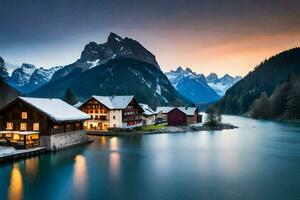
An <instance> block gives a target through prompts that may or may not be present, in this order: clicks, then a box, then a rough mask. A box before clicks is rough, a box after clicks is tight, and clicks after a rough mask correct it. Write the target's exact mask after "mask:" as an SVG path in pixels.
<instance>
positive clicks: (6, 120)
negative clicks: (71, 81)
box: [0, 97, 90, 150]
mask: <svg viewBox="0 0 300 200" xmlns="http://www.w3.org/2000/svg"><path fill="white" fill-rule="evenodd" d="M89 118H90V116H89V115H87V114H85V113H83V112H81V111H80V110H78V109H76V108H74V107H73V106H71V105H69V104H67V103H66V102H64V101H62V100H60V99H46V98H28V97H18V98H17V99H15V100H13V101H12V102H10V103H9V104H8V105H6V106H5V107H3V108H2V109H1V110H0V144H2V145H9V146H14V147H17V148H30V147H37V146H45V147H46V148H47V149H48V150H55V149H59V148H63V147H66V146H68V145H73V144H78V143H80V142H83V141H86V134H85V132H84V131H83V121H84V120H86V119H89Z"/></svg>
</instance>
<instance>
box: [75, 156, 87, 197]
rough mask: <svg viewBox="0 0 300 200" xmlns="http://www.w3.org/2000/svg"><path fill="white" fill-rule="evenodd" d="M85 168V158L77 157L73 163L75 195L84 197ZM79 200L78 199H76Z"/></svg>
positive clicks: (85, 184) (85, 185)
mask: <svg viewBox="0 0 300 200" xmlns="http://www.w3.org/2000/svg"><path fill="white" fill-rule="evenodd" d="M86 182H87V166H86V160H85V157H84V156H82V155H77V156H76V157H75V163H74V186H75V189H76V191H77V194H79V195H82V196H84V195H85V192H86V190H87V188H86V187H87V183H86ZM78 198H80V197H78Z"/></svg>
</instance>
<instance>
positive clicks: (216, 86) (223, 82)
mask: <svg viewBox="0 0 300 200" xmlns="http://www.w3.org/2000/svg"><path fill="white" fill-rule="evenodd" d="M206 79H207V84H208V85H209V86H210V87H211V88H212V89H213V90H215V91H216V92H217V93H218V95H220V96H224V95H225V93H226V91H227V90H228V89H229V88H231V87H232V86H233V85H234V84H235V83H236V82H238V81H239V80H241V79H242V77H241V76H235V77H232V76H230V75H228V74H226V75H224V76H223V77H221V78H219V77H218V75H217V74H215V73H211V74H209V75H208V76H207V78H206Z"/></svg>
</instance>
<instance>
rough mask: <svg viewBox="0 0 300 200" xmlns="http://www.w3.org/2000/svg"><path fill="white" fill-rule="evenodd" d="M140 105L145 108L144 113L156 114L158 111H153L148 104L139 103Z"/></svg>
mask: <svg viewBox="0 0 300 200" xmlns="http://www.w3.org/2000/svg"><path fill="white" fill-rule="evenodd" d="M139 105H140V106H141V107H142V108H143V110H144V113H143V114H144V115H148V116H149V115H156V114H157V113H156V112H155V111H153V110H152V109H151V108H150V107H149V106H148V105H147V104H144V103H139Z"/></svg>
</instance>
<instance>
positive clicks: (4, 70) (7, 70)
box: [0, 57, 19, 80]
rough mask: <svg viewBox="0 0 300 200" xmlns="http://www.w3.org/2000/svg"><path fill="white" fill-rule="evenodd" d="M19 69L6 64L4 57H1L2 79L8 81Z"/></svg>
mask: <svg viewBox="0 0 300 200" xmlns="http://www.w3.org/2000/svg"><path fill="white" fill-rule="evenodd" d="M17 68H19V67H18V66H16V65H13V64H10V63H8V62H6V61H5V60H4V59H3V58H2V57H0V77H2V78H3V79H4V80H6V79H7V78H8V77H9V76H10V75H11V73H12V72H13V71H14V70H15V69H17Z"/></svg>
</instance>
